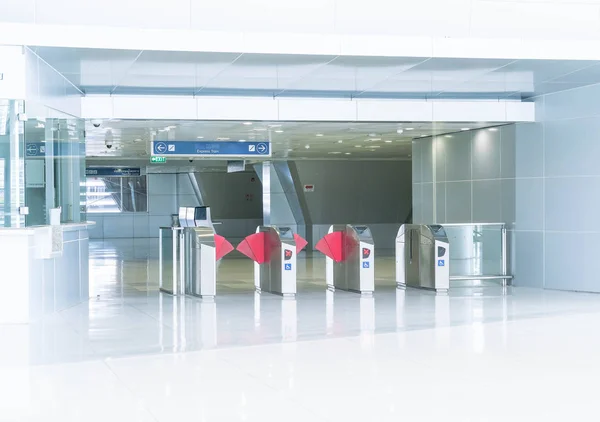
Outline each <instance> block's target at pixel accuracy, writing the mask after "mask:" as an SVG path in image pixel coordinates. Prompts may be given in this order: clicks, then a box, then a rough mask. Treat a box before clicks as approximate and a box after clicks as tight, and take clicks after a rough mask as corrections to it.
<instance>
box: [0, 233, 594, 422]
mask: <svg viewBox="0 0 600 422" xmlns="http://www.w3.org/2000/svg"><path fill="white" fill-rule="evenodd" d="M91 254H92V259H91V274H92V281H91V283H92V291H93V297H92V298H91V300H90V301H89V302H87V303H84V304H81V305H78V306H76V307H74V308H71V309H67V310H65V311H63V312H60V313H58V314H54V315H48V316H47V317H46V318H44V319H43V320H41V321H39V322H37V323H34V324H31V325H29V326H19V325H15V326H10V325H5V326H3V325H0V338H1V339H2V347H0V421H161V422H164V421H279V420H285V421H306V420H311V421H365V420H367V421H371V420H373V421H375V420H376V421H398V420H409V421H439V420H444V421H507V420H511V421H537V420H540V421H548V420H551V421H554V420H557V421H558V420H561V421H564V420H573V421H587V420H589V421H597V420H598V419H599V416H598V413H599V412H598V411H597V410H596V407H597V406H596V405H595V403H596V402H595V400H594V398H595V397H594V396H595V391H596V388H595V384H596V383H597V379H599V377H598V375H600V363H598V356H600V337H599V336H596V335H595V333H596V332H597V327H598V326H600V295H596V294H586V293H570V292H556V291H543V290H536V289H525V288H511V287H509V288H507V289H503V288H502V287H501V286H499V285H494V284H486V285H484V286H457V287H456V288H453V289H452V290H451V292H450V294H449V295H435V294H433V293H431V292H422V291H416V290H412V289H408V290H397V289H395V288H394V283H393V279H392V278H393V264H394V262H393V258H392V257H391V256H385V255H386V254H385V253H383V254H380V255H383V256H381V257H380V258H378V259H377V262H376V277H377V284H376V294H375V295H374V297H370V298H363V297H360V296H359V295H356V294H352V293H346V292H336V293H331V292H327V291H326V289H325V286H324V281H323V278H324V277H323V275H324V260H323V258H322V257H320V256H314V257H305V258H302V259H301V260H300V261H299V265H298V267H299V277H298V278H299V294H298V295H297V298H296V299H295V300H289V299H286V300H283V299H282V298H280V297H277V296H272V295H269V294H263V295H257V294H255V293H254V292H253V284H252V280H251V276H252V264H251V262H250V261H249V260H246V259H242V258H235V257H234V258H232V259H225V260H223V261H222V263H221V264H220V268H219V277H218V297H217V299H216V300H215V301H214V302H203V301H201V300H198V299H182V298H173V297H171V296H168V295H165V294H160V293H159V292H158V289H157V287H158V274H157V262H156V256H157V244H156V242H154V241H149V240H142V241H135V242H134V241H105V242H93V243H92V245H91Z"/></svg>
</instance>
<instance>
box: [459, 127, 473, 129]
mask: <svg viewBox="0 0 600 422" xmlns="http://www.w3.org/2000/svg"><path fill="white" fill-rule="evenodd" d="M460 130H471V129H470V128H468V127H461V128H460Z"/></svg>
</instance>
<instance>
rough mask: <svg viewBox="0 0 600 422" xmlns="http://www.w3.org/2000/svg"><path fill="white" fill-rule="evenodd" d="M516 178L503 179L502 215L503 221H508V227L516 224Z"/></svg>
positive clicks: (501, 187) (501, 183)
mask: <svg viewBox="0 0 600 422" xmlns="http://www.w3.org/2000/svg"><path fill="white" fill-rule="evenodd" d="M516 182H517V181H516V179H501V180H500V189H501V202H502V216H501V221H502V222H503V223H506V225H507V228H509V229H511V228H513V227H514V225H515V219H516V216H515V215H516V214H515V213H516V198H515V191H516Z"/></svg>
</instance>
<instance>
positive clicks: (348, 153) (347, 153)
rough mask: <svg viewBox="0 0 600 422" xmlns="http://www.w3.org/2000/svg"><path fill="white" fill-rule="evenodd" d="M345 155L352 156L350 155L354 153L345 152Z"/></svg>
mask: <svg viewBox="0 0 600 422" xmlns="http://www.w3.org/2000/svg"><path fill="white" fill-rule="evenodd" d="M344 154H346V155H350V154H352V153H351V152H345V153H344Z"/></svg>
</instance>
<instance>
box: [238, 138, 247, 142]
mask: <svg viewBox="0 0 600 422" xmlns="http://www.w3.org/2000/svg"><path fill="white" fill-rule="evenodd" d="M238 142H246V140H245V139H240V140H239V141H238Z"/></svg>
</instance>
